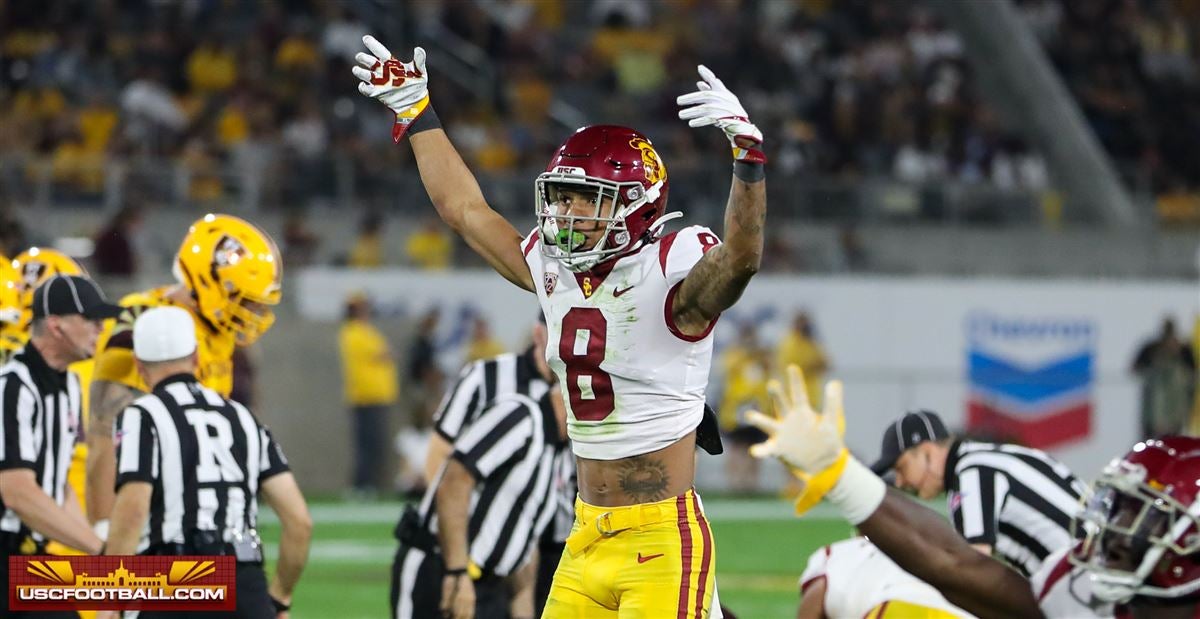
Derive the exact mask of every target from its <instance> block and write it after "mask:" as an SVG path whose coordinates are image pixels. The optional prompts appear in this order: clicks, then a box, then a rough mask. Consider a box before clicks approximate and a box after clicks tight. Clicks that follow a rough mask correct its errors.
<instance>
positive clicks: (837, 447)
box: [746, 365, 846, 475]
mask: <svg viewBox="0 0 1200 619" xmlns="http://www.w3.org/2000/svg"><path fill="white" fill-rule="evenodd" d="M787 379H788V392H787V393H784V391H783V387H782V386H781V385H780V384H779V381H775V380H772V381H771V382H770V383H769V384H768V385H767V391H768V392H769V393H770V394H771V400H772V401H773V402H774V403H775V414H776V415H781V416H782V417H781V418H775V417H769V416H767V415H764V414H762V413H760V412H758V411H750V412H749V413H748V414H747V416H746V421H748V422H749V423H750V424H751V425H753V426H755V427H757V428H759V429H760V430H762V431H763V432H766V433H767V437H768V438H767V440H766V441H763V442H762V443H759V444H757V445H754V446H752V447H751V448H750V454H751V455H752V456H754V457H756V458H768V457H774V458H779V459H780V460H782V461H783V462H784V464H787V465H788V466H790V467H792V468H794V469H797V470H798V471H800V472H802V473H806V474H808V475H816V474H818V473H820V472H821V471H824V470H826V469H828V468H829V467H831V466H833V465H834V463H835V462H837V460H838V457H839V456H841V454H842V452H843V451H845V449H846V446H845V444H844V443H843V441H842V431H843V428H845V422H844V421H843V417H842V383H841V381H837V380H831V381H829V382H828V383H826V384H825V412H824V413H823V414H817V412H816V411H814V410H813V408H812V405H811V404H809V402H808V391H806V390H805V388H804V375H803V374H802V373H801V372H800V368H798V367H796V366H795V365H790V366H788V369H787Z"/></svg>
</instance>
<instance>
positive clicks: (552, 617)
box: [542, 490, 716, 619]
mask: <svg viewBox="0 0 1200 619" xmlns="http://www.w3.org/2000/svg"><path fill="white" fill-rule="evenodd" d="M715 565H716V549H715V548H714V546H713V535H712V530H711V529H710V528H709V526H708V520H707V519H705V517H704V512H703V511H702V510H701V509H700V500H699V497H698V496H697V495H696V492H695V491H694V490H688V491H687V492H685V493H683V494H681V495H679V496H677V497H671V498H669V499H666V500H663V501H659V502H657V503H644V504H641V505H630V506H626V507H597V506H595V505H589V504H587V503H584V502H583V501H581V500H579V499H578V498H576V499H575V525H574V526H573V527H572V529H571V535H570V537H568V538H567V549H566V550H564V551H563V555H562V559H561V560H560V561H559V564H558V570H557V571H556V572H555V573H554V584H553V585H551V587H550V596H549V599H547V601H546V609H545V611H544V613H543V614H542V617H543V619H660V618H663V617H669V618H672V619H675V618H679V619H682V618H684V617H686V618H689V619H706V618H707V617H708V616H709V611H710V608H711V604H712V598H713V587H714V584H713V579H714V573H713V572H714V570H713V567H714V566H715Z"/></svg>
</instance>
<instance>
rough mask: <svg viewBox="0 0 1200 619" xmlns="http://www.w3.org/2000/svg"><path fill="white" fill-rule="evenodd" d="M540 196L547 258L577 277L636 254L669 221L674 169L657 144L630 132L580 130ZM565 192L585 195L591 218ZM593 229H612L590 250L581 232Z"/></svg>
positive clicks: (544, 178) (559, 155) (540, 181)
mask: <svg viewBox="0 0 1200 619" xmlns="http://www.w3.org/2000/svg"><path fill="white" fill-rule="evenodd" d="M534 189H535V196H536V208H537V218H538V226H539V230H540V233H541V235H542V253H543V254H544V255H546V256H548V257H551V258H555V259H558V260H559V261H561V262H562V263H563V264H564V265H565V266H566V267H567V268H568V269H571V270H572V271H586V270H588V269H590V268H592V267H593V266H595V265H596V264H598V263H600V262H603V261H605V260H608V259H610V258H613V257H616V256H619V255H621V254H623V253H625V252H627V251H629V250H632V249H633V248H635V247H637V246H638V244H639V243H640V242H642V241H645V240H650V239H652V238H653V236H654V235H655V234H657V232H658V230H659V227H660V226H661V225H662V223H664V222H666V220H667V219H668V218H666V217H664V214H665V212H666V208H667V168H666V166H664V165H663V162H662V159H661V158H659V156H658V152H657V151H655V150H654V146H653V145H652V144H651V143H650V140H648V139H646V136H644V135H642V134H641V133H638V132H637V131H634V130H633V129H629V128H627V127H618V126H615V125H596V126H592V127H584V128H582V129H579V130H578V131H576V132H575V133H574V134H573V135H571V137H569V138H567V140H566V141H565V142H563V143H562V146H559V147H558V151H557V152H556V153H555V154H554V157H553V158H552V159H551V160H550V164H549V165H547V166H546V171H545V172H543V173H542V174H540V175H538V178H537V181H536V182H535V186H534ZM564 191H575V192H577V193H581V194H585V195H586V196H588V197H589V198H590V199H591V201H592V208H591V209H590V210H589V212H587V213H586V214H577V211H572V210H570V209H568V208H567V201H565V200H564V199H563V195H562V192H564ZM606 203H610V204H611V207H610V208H609V210H608V212H607V213H606V212H605V210H604V205H605V204H606ZM581 224H582V225H581ZM593 226H594V227H599V226H604V235H603V236H602V237H600V238H599V240H597V241H596V243H595V244H594V245H593V246H592V247H586V244H587V238H586V237H585V235H584V233H583V232H582V231H581V230H584V231H590V230H591V229H592V227H593Z"/></svg>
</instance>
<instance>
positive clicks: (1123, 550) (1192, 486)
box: [1070, 436, 1200, 602]
mask: <svg viewBox="0 0 1200 619" xmlns="http://www.w3.org/2000/svg"><path fill="white" fill-rule="evenodd" d="M1198 484H1200V439H1196V438H1191V437H1184V436H1166V437H1163V438H1161V439H1156V440H1148V441H1145V442H1142V443H1138V444H1137V445H1134V446H1133V449H1132V450H1131V451H1130V452H1129V453H1127V454H1125V456H1124V457H1122V458H1119V459H1116V460H1113V461H1112V462H1110V463H1109V464H1108V466H1106V467H1105V468H1104V472H1103V473H1101V475H1100V478H1099V479H1098V480H1097V481H1096V484H1095V492H1094V493H1093V494H1092V496H1091V497H1090V498H1089V499H1088V500H1087V506H1086V508H1085V509H1084V510H1083V511H1082V512H1081V513H1080V515H1078V516H1076V518H1075V520H1074V522H1073V528H1074V529H1075V532H1076V534H1077V535H1078V534H1080V533H1082V537H1083V542H1081V543H1080V544H1079V545H1078V546H1077V548H1076V549H1075V551H1073V552H1072V553H1071V555H1070V558H1071V562H1072V563H1074V564H1075V565H1078V566H1081V567H1082V568H1083V569H1085V570H1086V571H1087V572H1088V575H1089V577H1090V578H1091V580H1092V591H1093V593H1094V594H1095V595H1096V596H1097V597H1099V598H1101V599H1103V600H1106V601H1111V602H1125V601H1128V600H1129V599H1131V598H1133V597H1134V596H1146V597H1156V598H1180V597H1185V596H1189V595H1192V594H1194V593H1195V592H1196V591H1197V590H1200V486H1198Z"/></svg>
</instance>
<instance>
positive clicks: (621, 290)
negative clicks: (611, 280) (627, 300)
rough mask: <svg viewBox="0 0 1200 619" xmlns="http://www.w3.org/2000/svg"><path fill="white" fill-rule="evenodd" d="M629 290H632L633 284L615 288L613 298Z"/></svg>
mask: <svg viewBox="0 0 1200 619" xmlns="http://www.w3.org/2000/svg"><path fill="white" fill-rule="evenodd" d="M630 290H633V286H628V287H626V288H617V289H616V290H614V291H613V298H614V299H615V298H617V297H619V296H621V295H623V294H625V293H626V292H629V291H630Z"/></svg>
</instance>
